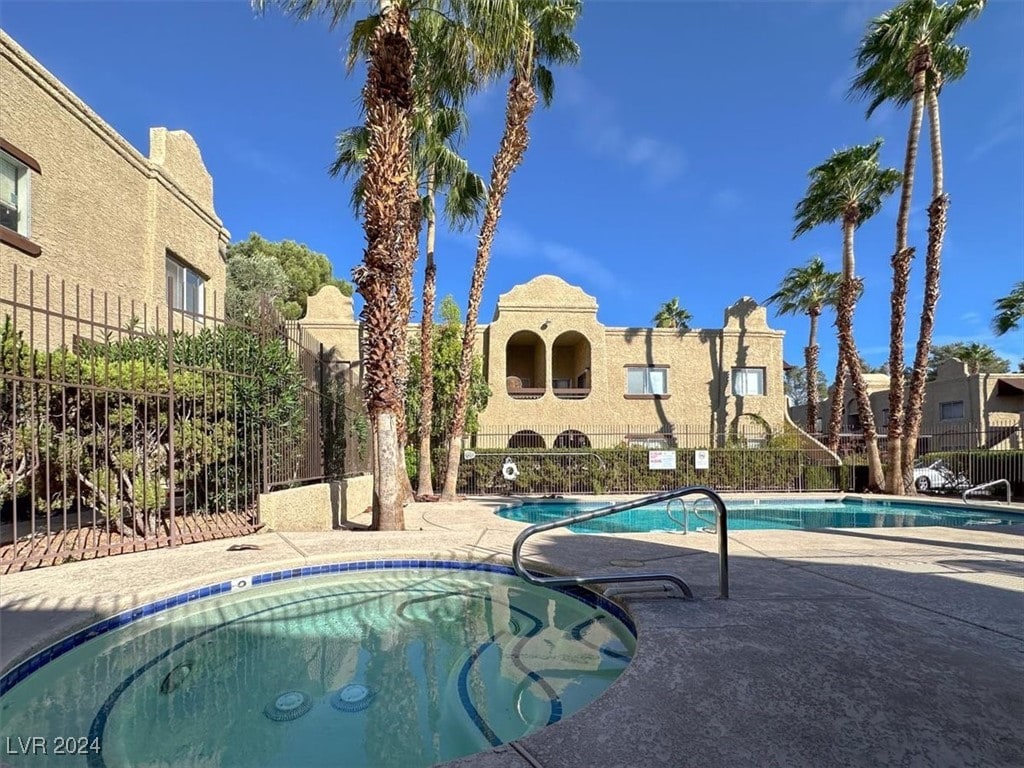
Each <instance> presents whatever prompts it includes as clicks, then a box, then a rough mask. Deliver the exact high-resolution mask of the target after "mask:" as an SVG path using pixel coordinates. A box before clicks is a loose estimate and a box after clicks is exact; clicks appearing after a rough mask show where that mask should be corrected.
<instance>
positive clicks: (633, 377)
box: [301, 275, 786, 448]
mask: <svg viewBox="0 0 1024 768" xmlns="http://www.w3.org/2000/svg"><path fill="white" fill-rule="evenodd" d="M301 323H302V325H303V327H304V328H306V329H307V330H309V331H310V332H312V333H313V334H314V336H316V337H317V338H318V339H319V340H320V341H322V342H323V343H324V344H325V346H326V347H327V348H328V349H330V350H331V351H332V354H333V355H334V356H335V357H336V358H337V359H338V360H339V364H341V365H345V364H348V365H351V366H352V368H353V370H357V369H358V365H359V362H358V356H359V339H360V333H361V329H360V324H359V323H358V322H357V321H356V319H355V317H354V316H353V312H352V300H351V299H350V298H348V297H344V296H342V295H341V294H340V292H338V291H337V290H336V289H330V290H329V289H326V288H325V289H321V291H320V292H319V293H318V294H317V295H316V296H312V297H310V300H309V305H308V309H307V314H306V317H305V318H304V319H303V320H302V321H301ZM416 330H418V326H410V331H411V332H415V331H416ZM782 339H783V332H782V331H778V330H774V329H772V328H769V327H768V324H767V313H766V311H765V309H764V307H761V306H758V305H757V303H756V302H754V301H753V300H752V299H741V300H740V301H738V302H736V303H735V304H734V305H732V306H731V307H729V308H728V309H726V310H725V325H724V327H723V328H720V329H703V330H699V329H693V330H688V331H678V330H675V329H670V328H639V327H638V328H615V327H608V326H605V325H602V324H601V323H600V322H599V321H598V319H597V300H596V299H595V298H594V297H593V296H589V295H587V294H586V293H584V292H583V290H582V289H580V288H579V287H577V286H574V285H570V284H569V283H567V282H565V281H564V280H562V279H561V278H558V277H555V276H553V275H541V276H539V277H535V278H534V279H532V280H530V281H529V282H527V283H524V284H522V285H517V286H515V287H514V288H512V290H510V291H508V292H507V293H504V294H502V295H501V296H500V298H499V299H498V304H497V309H496V311H495V315H494V320H493V321H492V322H491V323H490V324H488V325H480V326H478V335H477V350H478V353H479V354H480V355H481V356H482V358H483V360H484V372H485V374H486V376H487V381H488V384H489V385H490V389H491V397H490V400H489V402H488V404H487V407H486V409H484V411H483V412H482V413H481V414H480V419H479V420H480V429H479V433H478V435H477V438H476V440H477V442H476V445H477V446H478V447H481V448H505V447H509V448H528V447H537V448H541V447H543V448H586V447H595V448H596V447H611V446H614V445H618V444H620V443H622V442H626V443H632V444H634V445H637V446H643V447H648V448H658V447H664V448H668V447H672V444H673V441H674V438H673V433H675V435H676V436H677V437H678V435H679V434H680V433H685V434H686V435H689V436H690V437H691V438H692V439H693V441H694V442H695V444H697V445H707V446H709V447H711V446H713V445H714V444H716V443H720V442H722V441H724V440H726V439H729V438H734V439H740V440H743V441H746V442H747V443H749V444H762V443H763V442H764V441H765V440H766V439H767V438H768V437H770V436H772V435H773V434H778V433H779V432H781V431H782V429H783V427H784V423H785V421H786V395H785V391H784V387H783V376H782V366H783V361H782Z"/></svg>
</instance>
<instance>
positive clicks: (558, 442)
mask: <svg viewBox="0 0 1024 768" xmlns="http://www.w3.org/2000/svg"><path fill="white" fill-rule="evenodd" d="M589 447H590V438H589V437H587V436H586V435H585V434H583V433H582V432H580V431H579V430H576V429H567V430H565V431H564V432H562V433H561V434H559V436H558V437H556V438H555V448H589Z"/></svg>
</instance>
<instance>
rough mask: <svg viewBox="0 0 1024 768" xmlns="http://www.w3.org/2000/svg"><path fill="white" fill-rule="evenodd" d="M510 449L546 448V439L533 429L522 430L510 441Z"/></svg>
mask: <svg viewBox="0 0 1024 768" xmlns="http://www.w3.org/2000/svg"><path fill="white" fill-rule="evenodd" d="M508 447H509V448H544V447H545V446H544V438H543V437H541V436H540V435H538V434H537V433H536V432H534V431H533V430H532V429H521V430H519V431H518V432H516V433H515V434H514V435H512V437H510V438H509V439H508Z"/></svg>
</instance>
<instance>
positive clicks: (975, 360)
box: [956, 341, 1006, 376]
mask: <svg viewBox="0 0 1024 768" xmlns="http://www.w3.org/2000/svg"><path fill="white" fill-rule="evenodd" d="M956 356H957V359H958V360H960V362H962V363H965V364H966V365H967V373H969V374H970V375H972V376H973V375H974V374H977V373H981V372H982V371H984V370H991V369H993V368H996V369H998V367H999V365H1000V364H1004V365H1005V362H1006V361H1005V360H1003V359H1002V358H1000V357H999V355H998V354H996V351H995V350H994V349H992V347H990V346H988V345H987V344H979V343H978V342H976V341H972V342H971V343H970V344H963V345H961V346H960V349H958V350H957V352H956ZM1004 370H1005V369H1004Z"/></svg>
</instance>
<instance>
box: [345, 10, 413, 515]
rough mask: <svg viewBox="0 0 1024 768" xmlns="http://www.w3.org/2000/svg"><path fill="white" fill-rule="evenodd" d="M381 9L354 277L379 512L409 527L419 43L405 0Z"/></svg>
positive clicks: (368, 89)
mask: <svg viewBox="0 0 1024 768" xmlns="http://www.w3.org/2000/svg"><path fill="white" fill-rule="evenodd" d="M380 17H381V20H380V24H379V25H378V27H377V29H376V30H375V31H374V34H373V39H372V40H371V43H370V56H369V63H368V67H367V74H366V85H365V87H364V89H363V102H364V107H365V110H366V127H367V129H368V131H369V134H370V146H369V150H368V152H367V158H366V164H365V167H364V172H363V182H364V184H365V187H366V202H365V205H364V220H363V227H364V230H365V232H366V250H365V253H364V256H363V263H362V264H360V265H359V266H358V267H357V268H356V269H355V270H353V277H354V279H355V283H356V286H357V287H358V289H359V293H360V295H362V297H363V310H362V312H361V314H360V317H361V319H362V321H363V328H364V332H365V334H366V335H365V347H364V355H363V389H364V395H365V398H366V409H367V412H368V413H369V415H370V424H371V426H372V429H373V453H374V466H373V485H374V502H375V510H374V512H375V514H374V519H375V524H376V525H377V526H379V527H380V528H381V529H383V530H402V529H404V527H405V520H404V514H403V509H402V500H401V496H400V493H399V485H398V482H397V480H398V463H399V438H398V420H399V417H400V415H401V409H402V406H401V400H402V392H401V391H400V390H399V388H398V386H397V382H398V380H399V378H400V370H399V366H400V363H399V361H398V359H397V356H396V355H395V350H396V349H399V348H400V346H401V344H402V338H403V336H404V335H405V327H404V323H403V322H402V312H401V311H400V309H399V307H400V305H399V304H398V298H399V297H398V295H397V294H398V286H399V284H400V283H401V281H402V276H403V270H404V269H406V266H405V265H404V264H403V261H405V260H406V259H407V253H406V252H405V249H404V248H402V241H403V239H404V238H405V236H406V231H407V230H406V228H407V227H408V226H409V222H408V217H409V216H410V215H411V213H412V208H411V206H410V205H409V197H408V190H409V173H408V169H409V167H410V152H411V147H410V141H409V135H410V122H411V117H412V107H413V93H412V76H413V61H414V59H415V50H414V49H413V45H412V41H411V39H410V34H409V13H408V9H407V8H406V7H405V6H404V5H400V4H396V3H391V2H382V3H381V14H380Z"/></svg>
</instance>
